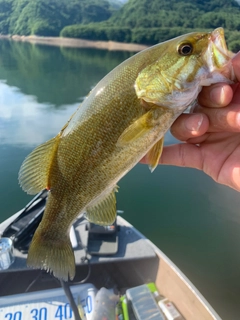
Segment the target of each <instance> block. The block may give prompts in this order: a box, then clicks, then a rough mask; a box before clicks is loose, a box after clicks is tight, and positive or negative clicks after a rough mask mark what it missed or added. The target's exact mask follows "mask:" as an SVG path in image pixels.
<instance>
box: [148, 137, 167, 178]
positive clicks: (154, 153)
mask: <svg viewBox="0 0 240 320" xmlns="http://www.w3.org/2000/svg"><path fill="white" fill-rule="evenodd" d="M163 143H164V138H162V139H160V140H159V141H158V142H157V143H155V145H154V146H153V147H152V149H151V150H150V151H148V153H147V154H146V156H145V157H146V161H147V163H148V166H149V169H150V170H151V172H153V171H154V169H155V168H156V166H157V165H158V162H159V159H160V157H161V154H162V150H163Z"/></svg>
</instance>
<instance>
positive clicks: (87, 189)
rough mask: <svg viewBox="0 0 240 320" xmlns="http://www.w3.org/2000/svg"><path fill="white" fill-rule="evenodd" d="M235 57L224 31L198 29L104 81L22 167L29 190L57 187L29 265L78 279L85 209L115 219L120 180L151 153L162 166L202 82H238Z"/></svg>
mask: <svg viewBox="0 0 240 320" xmlns="http://www.w3.org/2000/svg"><path fill="white" fill-rule="evenodd" d="M184 46H186V47H185V50H183V49H184ZM188 49H191V50H188ZM230 59H231V55H230V53H229V52H228V50H227V47H226V44H225V40H224V33H223V29H221V28H219V29H216V30H214V31H213V32H210V33H191V34H187V35H183V36H180V37H178V38H175V39H172V40H169V41H167V42H164V43H161V44H158V45H156V46H153V47H151V48H148V49H146V50H144V51H142V52H140V53H138V54H136V55H135V56H133V57H131V58H129V59H128V60H126V61H124V62H123V63H122V64H120V65H119V66H118V67H116V68H115V69H114V70H113V71H111V72H110V73H109V74H108V75H107V76H105V77H104V78H103V79H102V80H101V81H100V82H99V83H98V84H97V86H96V87H95V88H94V89H93V90H92V91H91V92H90V94H89V95H88V97H87V98H86V99H85V100H84V102H83V103H82V105H81V106H80V107H79V108H78V110H77V111H76V112H75V113H74V115H73V116H72V117H71V118H70V119H69V121H68V122H67V123H66V125H65V126H64V127H63V129H62V130H61V131H60V133H59V134H58V135H57V136H56V137H55V138H53V139H51V140H49V141H48V142H46V143H45V144H43V145H42V146H40V147H37V148H36V149H35V150H33V152H32V153H31V154H30V155H29V156H28V157H27V158H26V159H25V160H24V162H23V164H22V166H21V169H20V173H19V181H20V184H21V186H22V188H23V189H24V190H25V191H26V192H28V193H36V192H38V191H40V190H41V189H44V188H46V187H47V188H48V189H50V192H49V196H48V201H47V205H46V209H45V212H44V215H43V219H42V221H41V223H40V225H39V227H38V228H37V230H36V232H35V234H34V237H33V240H32V243H31V246H30V249H29V254H28V265H29V266H31V267H35V268H43V269H46V270H49V271H51V272H53V274H54V275H55V276H56V277H58V278H63V279H64V280H67V279H68V277H70V278H71V279H72V278H73V277H74V275H75V261H74V254H73V251H72V248H71V243H70V240H69V229H70V226H71V224H72V222H73V221H74V220H75V219H76V217H77V216H78V215H79V214H80V213H83V212H86V217H87V218H88V219H89V221H91V222H94V223H97V224H100V225H110V224H112V223H113V222H114V220H115V218H116V198H115V192H116V191H117V187H116V186H117V183H118V181H119V180H120V179H121V178H122V177H123V176H124V175H125V174H126V173H127V172H128V171H129V170H131V169H132V168H133V167H134V165H136V164H137V163H138V162H139V161H140V160H141V158H142V157H143V156H146V158H147V159H148V162H149V167H150V169H151V171H153V170H154V169H155V167H156V166H157V164H158V161H159V158H160V156H161V152H162V147H163V137H164V134H165V133H166V132H167V130H168V129H169V128H170V127H171V125H172V123H173V122H174V121H175V119H176V118H177V117H178V116H179V115H180V114H181V113H182V112H184V110H186V108H187V107H188V106H189V105H191V103H193V101H194V100H195V99H196V98H197V95H198V93H199V91H200V90H201V88H202V85H210V84H212V83H216V82H220V81H221V82H222V81H224V82H228V83H230V82H231V80H233V79H230V78H231V75H232V68H231V63H230ZM38 173H39V174H38Z"/></svg>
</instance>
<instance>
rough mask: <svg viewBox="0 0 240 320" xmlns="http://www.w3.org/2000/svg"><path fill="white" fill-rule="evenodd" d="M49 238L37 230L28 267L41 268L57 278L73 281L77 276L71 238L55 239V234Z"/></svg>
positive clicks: (29, 255) (30, 250)
mask: <svg viewBox="0 0 240 320" xmlns="http://www.w3.org/2000/svg"><path fill="white" fill-rule="evenodd" d="M51 231H52V233H51V235H49V237H48V236H47V235H46V234H44V235H42V234H41V229H40V228H39V227H38V229H37V230H36V232H35V234H34V236H33V240H32V243H31V245H30V249H29V251H28V259H27V265H28V266H29V267H33V268H41V269H44V270H47V271H50V272H53V275H54V276H55V277H57V278H60V279H63V280H65V281H67V280H68V277H69V278H70V279H71V280H72V279H73V278H74V276H75V258H74V253H73V249H72V245H71V241H70V239H69V236H68V235H67V234H66V235H64V234H63V235H62V237H61V238H60V237H59V236H58V237H57V238H56V239H54V236H53V235H54V232H53V230H51Z"/></svg>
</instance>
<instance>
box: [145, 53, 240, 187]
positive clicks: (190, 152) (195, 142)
mask: <svg viewBox="0 0 240 320" xmlns="http://www.w3.org/2000/svg"><path fill="white" fill-rule="evenodd" d="M232 64H233V68H234V72H235V75H236V77H237V79H238V81H239V82H238V83H237V84H234V85H227V84H224V83H221V84H215V85H212V86H210V87H205V88H204V89H203V90H202V92H201V93H200V94H199V99H198V105H196V106H195V107H194V110H193V113H191V114H182V115H181V116H180V117H179V118H178V119H177V120H176V121H175V122H174V124H173V125H172V127H171V133H172V134H173V136H174V137H175V138H177V139H178V140H181V141H184V142H185V143H180V144H175V145H171V146H166V147H164V149H163V153H162V156H161V159H160V162H159V163H161V164H168V165H175V166H181V167H191V168H196V169H199V170H203V171H204V172H205V173H206V174H208V175H209V176H211V177H212V178H213V179H214V180H215V181H216V182H218V183H221V184H224V185H227V186H229V187H231V188H233V189H235V190H237V191H240V52H239V53H238V54H237V55H236V56H235V57H234V58H233V60H232ZM222 107H224V108H222ZM143 162H144V159H143Z"/></svg>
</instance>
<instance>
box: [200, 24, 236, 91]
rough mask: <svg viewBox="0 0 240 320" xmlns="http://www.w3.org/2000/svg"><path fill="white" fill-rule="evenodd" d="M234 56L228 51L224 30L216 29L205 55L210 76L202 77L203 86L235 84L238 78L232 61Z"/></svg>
mask: <svg viewBox="0 0 240 320" xmlns="http://www.w3.org/2000/svg"><path fill="white" fill-rule="evenodd" d="M233 56H234V54H233V53H232V52H230V51H229V50H228V49H227V45H226V41H225V37H224V30H223V28H217V29H215V30H214V31H213V32H212V33H211V34H210V35H209V45H208V48H207V50H206V52H205V53H204V55H203V60H204V61H205V64H206V66H207V72H208V75H207V77H206V75H205V77H202V80H201V81H200V85H201V86H209V85H211V84H213V83H217V82H225V83H229V84H231V83H233V82H235V81H236V76H235V74H234V70H233V67H232V63H231V59H232V58H233ZM200 78H201V76H200Z"/></svg>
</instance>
